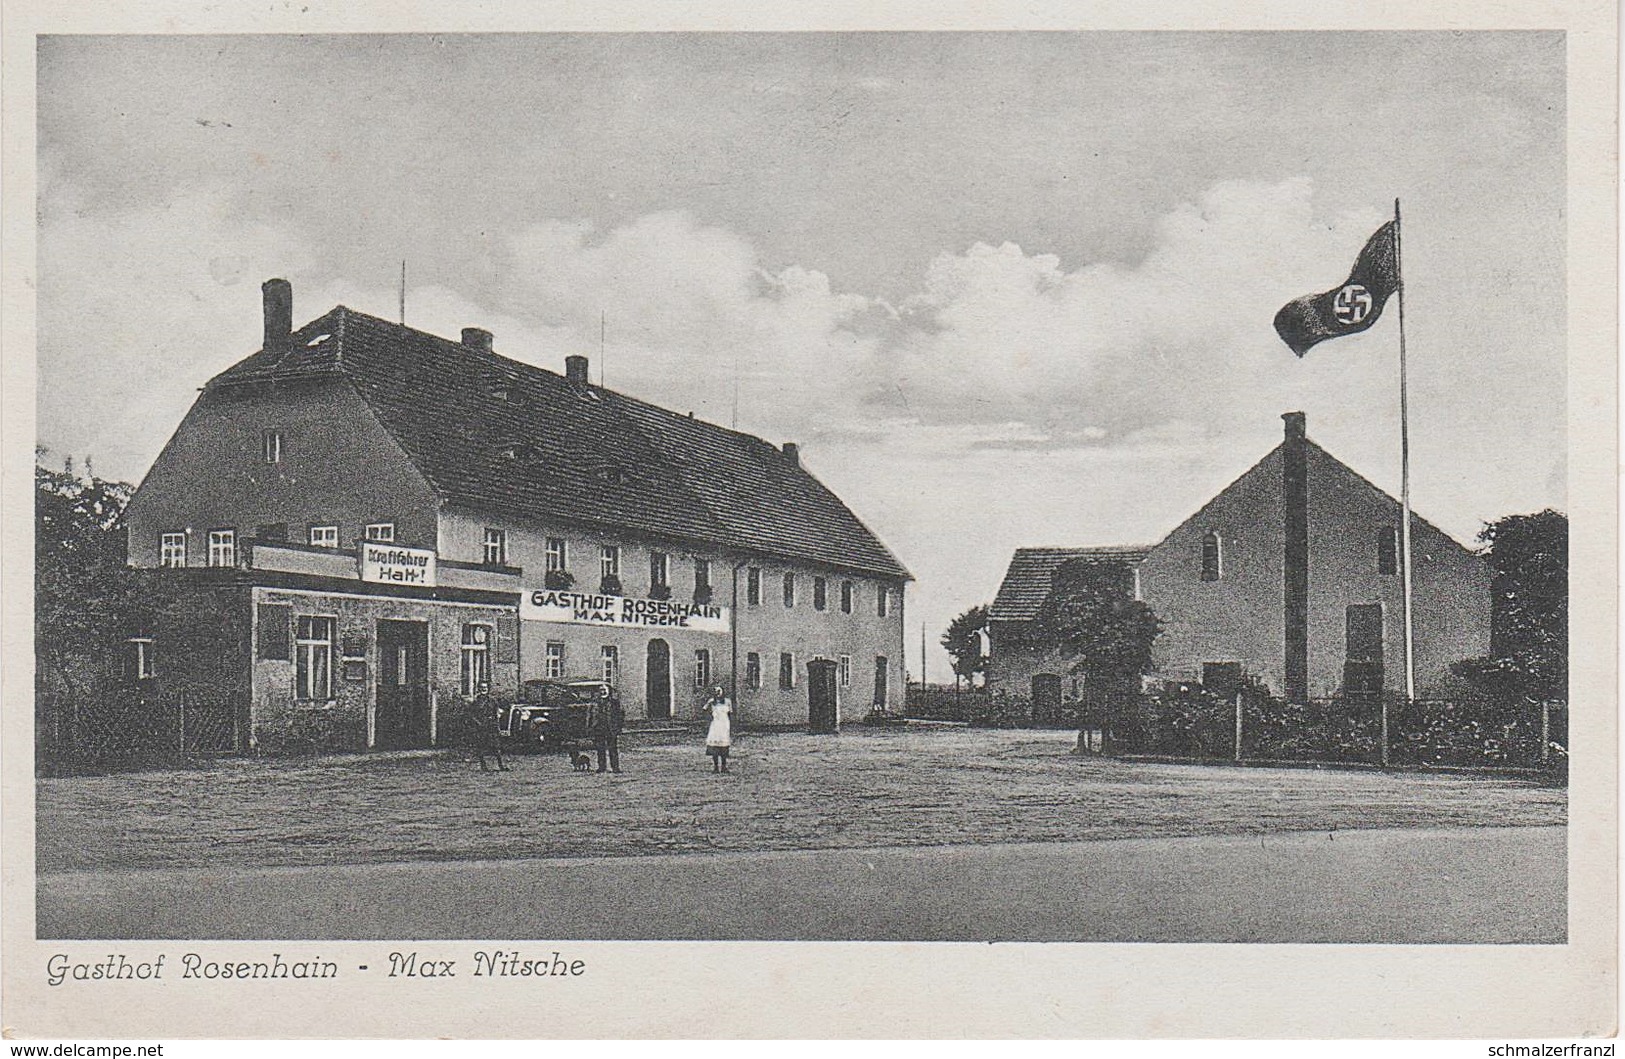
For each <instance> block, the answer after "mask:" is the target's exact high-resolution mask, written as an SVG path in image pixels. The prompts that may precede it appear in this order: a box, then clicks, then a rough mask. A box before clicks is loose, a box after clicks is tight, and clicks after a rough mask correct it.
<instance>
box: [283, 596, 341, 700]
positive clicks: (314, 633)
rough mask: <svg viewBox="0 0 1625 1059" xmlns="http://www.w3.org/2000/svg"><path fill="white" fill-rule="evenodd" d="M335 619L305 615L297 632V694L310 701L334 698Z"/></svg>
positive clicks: (295, 662)
mask: <svg viewBox="0 0 1625 1059" xmlns="http://www.w3.org/2000/svg"><path fill="white" fill-rule="evenodd" d="M335 624H337V623H336V621H335V619H333V618H324V617H314V616H302V617H300V618H299V619H298V621H297V622H295V631H294V641H293V644H294V694H295V695H296V696H298V697H299V698H300V699H303V700H305V701H307V702H326V701H328V700H330V699H332V697H333V627H334V625H335Z"/></svg>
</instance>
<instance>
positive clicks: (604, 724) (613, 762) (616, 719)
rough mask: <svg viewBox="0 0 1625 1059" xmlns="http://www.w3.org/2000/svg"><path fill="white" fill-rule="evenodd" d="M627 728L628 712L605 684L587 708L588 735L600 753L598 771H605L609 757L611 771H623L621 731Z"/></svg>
mask: <svg viewBox="0 0 1625 1059" xmlns="http://www.w3.org/2000/svg"><path fill="white" fill-rule="evenodd" d="M625 727H626V711H625V710H623V709H621V700H620V698H619V697H617V696H616V695H615V694H614V693H613V692H612V691H610V689H609V685H608V684H605V685H604V686H603V687H601V688H599V689H598V695H597V696H596V697H595V698H594V699H593V700H592V705H591V706H589V707H588V708H587V734H588V735H590V736H592V745H593V748H594V749H595V750H597V751H598V771H599V772H603V771H604V758H605V756H606V755H608V758H609V771H611V772H619V771H621V748H620V735H621V729H623V728H625Z"/></svg>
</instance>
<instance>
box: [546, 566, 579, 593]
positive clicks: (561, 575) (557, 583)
mask: <svg viewBox="0 0 1625 1059" xmlns="http://www.w3.org/2000/svg"><path fill="white" fill-rule="evenodd" d="M575 583H576V579H575V575H574V574H572V573H570V571H568V570H549V571H548V572H547V575H546V576H545V577H544V578H543V584H545V585H546V586H547V588H548V590H549V591H552V592H563V591H564V590H566V589H568V588H571V587H573V586H574V585H575Z"/></svg>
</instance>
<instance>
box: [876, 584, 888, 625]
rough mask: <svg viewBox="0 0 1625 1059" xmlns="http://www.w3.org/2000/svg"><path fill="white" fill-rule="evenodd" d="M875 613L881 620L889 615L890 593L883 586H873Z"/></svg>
mask: <svg viewBox="0 0 1625 1059" xmlns="http://www.w3.org/2000/svg"><path fill="white" fill-rule="evenodd" d="M875 613H876V614H878V615H880V616H881V617H882V618H884V617H885V616H886V615H888V614H890V613H891V591H890V590H889V589H888V588H887V587H886V586H885V585H877V586H875Z"/></svg>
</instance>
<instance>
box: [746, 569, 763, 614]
mask: <svg viewBox="0 0 1625 1059" xmlns="http://www.w3.org/2000/svg"><path fill="white" fill-rule="evenodd" d="M745 602H746V604H748V605H749V606H752V607H756V606H760V605H761V602H762V568H761V567H759V566H753V567H751V568H750V569H748V570H746V571H745Z"/></svg>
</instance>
